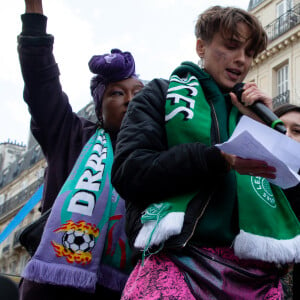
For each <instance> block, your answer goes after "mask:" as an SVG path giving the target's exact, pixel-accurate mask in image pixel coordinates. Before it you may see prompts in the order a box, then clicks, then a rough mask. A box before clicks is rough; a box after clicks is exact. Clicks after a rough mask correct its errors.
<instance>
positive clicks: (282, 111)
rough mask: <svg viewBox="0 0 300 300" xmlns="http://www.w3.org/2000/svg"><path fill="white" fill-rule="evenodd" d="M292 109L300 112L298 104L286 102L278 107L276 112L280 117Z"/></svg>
mask: <svg viewBox="0 0 300 300" xmlns="http://www.w3.org/2000/svg"><path fill="white" fill-rule="evenodd" d="M291 111H295V112H298V113H300V107H299V106H297V105H294V104H290V103H285V104H282V105H280V106H278V107H276V108H275V109H274V114H275V115H276V116H277V117H279V118H280V117H281V116H282V115H285V114H286V113H288V112H291Z"/></svg>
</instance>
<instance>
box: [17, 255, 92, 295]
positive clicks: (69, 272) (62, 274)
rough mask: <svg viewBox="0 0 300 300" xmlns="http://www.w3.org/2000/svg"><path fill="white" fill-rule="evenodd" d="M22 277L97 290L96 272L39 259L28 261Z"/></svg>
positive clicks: (86, 290) (80, 288)
mask: <svg viewBox="0 0 300 300" xmlns="http://www.w3.org/2000/svg"><path fill="white" fill-rule="evenodd" d="M22 277H24V278H26V279H28V280H31V281H35V282H39V283H48V284H54V285H57V283H58V282H59V285H63V286H70V287H76V288H78V289H79V290H82V291H85V292H90V293H92V292H95V290H96V283H97V275H96V274H95V273H92V272H89V271H83V270H81V269H75V268H74V267H71V266H70V267H68V266H65V265H63V266H62V265H60V264H55V263H53V262H49V263H48V262H43V261H41V260H37V259H31V260H30V261H29V262H28V264H27V266H26V268H25V269H24V271H23V274H22Z"/></svg>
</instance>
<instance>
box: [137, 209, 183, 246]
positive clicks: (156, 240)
mask: <svg viewBox="0 0 300 300" xmlns="http://www.w3.org/2000/svg"><path fill="white" fill-rule="evenodd" d="M184 215H185V213H184V212H170V213H168V214H167V215H166V216H165V217H163V218H162V219H161V220H160V221H159V220H158V221H148V222H146V223H144V224H143V227H142V228H141V230H140V231H139V233H138V235H137V237H136V239H135V242H134V247H135V248H138V249H145V247H147V248H149V247H151V246H154V245H156V246H158V245H160V244H161V243H163V242H164V241H166V240H167V239H168V238H169V237H170V236H173V235H176V234H179V233H180V232H181V230H182V226H183V221H184Z"/></svg>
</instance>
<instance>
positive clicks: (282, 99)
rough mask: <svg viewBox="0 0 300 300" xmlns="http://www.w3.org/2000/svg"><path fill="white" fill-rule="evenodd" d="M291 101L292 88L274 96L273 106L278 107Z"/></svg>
mask: <svg viewBox="0 0 300 300" xmlns="http://www.w3.org/2000/svg"><path fill="white" fill-rule="evenodd" d="M289 102H290V90H287V91H285V92H284V93H282V94H279V95H278V96H276V97H275V98H273V108H276V107H278V106H280V105H282V104H285V103H289Z"/></svg>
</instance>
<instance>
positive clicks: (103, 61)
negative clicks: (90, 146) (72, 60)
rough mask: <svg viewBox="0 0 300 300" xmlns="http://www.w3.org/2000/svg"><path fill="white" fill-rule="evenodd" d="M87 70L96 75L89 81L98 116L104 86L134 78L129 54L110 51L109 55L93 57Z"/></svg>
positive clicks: (115, 50)
mask: <svg viewBox="0 0 300 300" xmlns="http://www.w3.org/2000/svg"><path fill="white" fill-rule="evenodd" d="M89 68H90V71H91V72H92V73H94V74H97V75H96V76H94V77H93V78H92V79H91V85H90V88H91V94H92V97H93V100H94V103H95V109H96V113H97V116H98V114H99V112H100V111H101V104H102V97H103V94H104V91H105V88H106V86H107V85H108V84H109V83H111V82H117V81H121V80H124V79H127V78H130V77H133V76H134V77H136V74H135V62H134V58H133V56H132V55H131V53H130V52H122V51H121V50H119V49H112V50H111V53H110V54H109V53H108V54H103V55H94V56H93V57H92V58H91V59H90V61H89Z"/></svg>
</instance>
